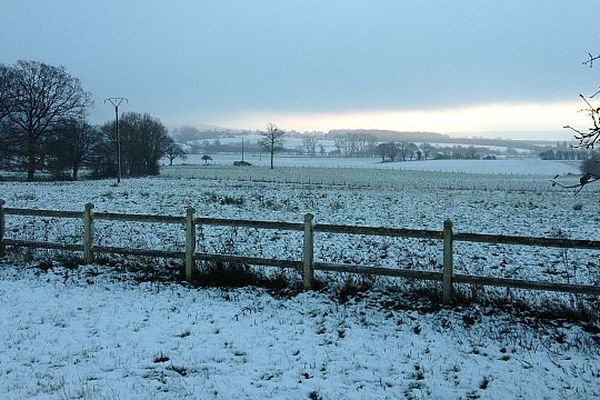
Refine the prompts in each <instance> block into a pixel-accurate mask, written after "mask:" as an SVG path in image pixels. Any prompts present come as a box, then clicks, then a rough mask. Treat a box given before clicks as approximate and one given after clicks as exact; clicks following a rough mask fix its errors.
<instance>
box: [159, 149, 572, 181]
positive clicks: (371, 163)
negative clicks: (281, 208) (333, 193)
mask: <svg viewBox="0 0 600 400" xmlns="http://www.w3.org/2000/svg"><path fill="white" fill-rule="evenodd" d="M211 157H212V161H211V162H210V163H211V165H213V166H214V165H216V166H227V165H232V164H233V162H234V161H238V160H241V154H235V153H218V154H211ZM201 158H202V155H201V154H188V155H187V159H186V160H179V159H177V160H175V161H174V164H176V165H181V164H187V165H204V161H203V160H202V159H201ZM244 160H245V161H247V162H249V163H251V164H252V165H254V166H263V167H265V166H268V165H269V163H270V159H269V155H268V154H262V155H259V154H254V153H250V154H245V156H244ZM163 164H167V161H164V160H163ZM275 165H276V166H278V167H305V168H360V169H365V168H373V169H394V170H402V171H431V172H464V173H478V174H490V175H496V174H503V175H506V174H508V175H511V174H512V175H547V176H555V175H557V174H561V175H565V174H578V173H579V170H578V168H577V166H576V165H573V164H569V163H565V162H561V161H553V160H540V159H536V158H523V159H501V160H421V161H397V162H385V163H382V162H381V159H380V158H376V157H373V158H369V157H363V158H361V157H352V158H349V157H314V158H313V157H300V156H298V157H290V156H286V155H282V154H276V155H275Z"/></svg>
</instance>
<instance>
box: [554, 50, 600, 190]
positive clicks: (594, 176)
mask: <svg viewBox="0 0 600 400" xmlns="http://www.w3.org/2000/svg"><path fill="white" fill-rule="evenodd" d="M588 57H589V58H588V59H587V60H586V61H584V62H582V64H584V65H589V67H590V68H592V66H593V65H594V61H597V60H599V59H600V55H597V56H594V55H592V54H591V53H588ZM599 93H600V90H597V91H596V92H595V93H594V94H592V95H591V96H589V97H586V96H584V95H583V94H579V97H580V98H581V99H582V100H583V102H584V103H585V105H586V107H585V108H584V109H583V110H581V111H584V112H586V113H587V114H588V116H589V117H590V119H591V127H589V128H587V129H586V130H581V129H578V128H574V127H572V126H571V125H566V126H565V127H564V128H566V129H569V130H571V131H573V132H574V135H573V136H574V138H575V140H577V141H578V143H577V144H576V145H574V146H573V147H575V148H585V149H593V148H594V145H595V144H596V143H597V142H598V140H599V139H600V107H594V106H593V105H592V104H591V102H590V100H592V99H593V98H594V97H596V96H597V95H598V94H599ZM599 163H600V158H599V157H598V156H597V155H596V154H593V155H592V157H591V158H590V159H588V160H585V161H583V162H582V163H581V166H580V169H581V172H582V176H581V177H580V178H579V183H577V184H574V185H563V184H561V183H560V182H558V181H557V179H558V177H559V175H556V176H555V177H554V178H553V179H552V185H553V186H554V185H558V186H561V187H564V188H575V189H577V191H580V190H581V189H583V187H584V186H585V185H587V184H588V183H591V182H594V181H597V180H599V179H600V171H599V168H598V164H599Z"/></svg>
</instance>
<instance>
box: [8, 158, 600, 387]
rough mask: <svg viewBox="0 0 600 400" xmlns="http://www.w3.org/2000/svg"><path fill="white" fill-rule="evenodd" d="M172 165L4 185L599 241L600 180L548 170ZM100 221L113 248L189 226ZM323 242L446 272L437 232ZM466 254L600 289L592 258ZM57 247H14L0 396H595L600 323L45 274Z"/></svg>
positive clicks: (11, 229) (266, 250) (45, 203)
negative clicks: (116, 175) (583, 182)
mask: <svg viewBox="0 0 600 400" xmlns="http://www.w3.org/2000/svg"><path fill="white" fill-rule="evenodd" d="M415 164H416V163H415ZM556 165H563V164H556ZM204 171H209V173H208V175H206V177H207V178H210V179H203V177H205V175H203V174H204ZM164 172H165V173H164V175H163V177H159V178H144V179H126V180H124V181H123V182H122V184H121V185H120V186H118V187H115V186H113V182H112V181H85V182H63V183H33V184H30V183H22V182H13V183H9V182H6V183H2V185H1V186H0V198H2V199H5V200H6V202H7V204H6V206H7V207H24V208H45V209H62V210H82V209H83V205H84V204H85V203H86V202H93V203H94V204H95V210H96V211H115V212H134V213H151V214H163V215H183V213H184V211H185V207H186V206H188V205H192V206H194V207H195V208H196V210H197V215H202V216H212V217H231V218H248V219H267V220H282V221H296V222H300V221H302V218H303V215H304V213H305V212H309V211H310V212H313V213H314V214H315V215H316V218H317V222H324V223H339V224H355V225H370V226H392V227H404V228H422V229H437V230H440V229H441V227H442V224H443V221H444V220H445V219H446V218H451V219H452V220H453V222H454V226H455V231H463V232H484V233H501V234H518V235H524V236H554V237H570V238H578V239H590V238H592V239H595V238H597V233H598V223H599V222H600V204H599V203H598V198H599V197H598V196H599V195H600V191H599V189H598V188H597V187H595V186H590V187H589V188H587V189H586V190H584V191H582V192H581V193H580V194H578V195H577V196H575V195H573V194H572V193H571V192H569V191H565V190H563V189H559V188H556V187H554V188H553V187H552V186H551V184H550V181H549V175H547V174H542V175H520V174H519V175H506V174H505V175H497V176H495V175H490V174H475V173H470V174H465V173H434V172H417V171H398V170H378V169H345V168H340V169H338V168H331V169H326V168H324V169H318V168H279V169H275V170H274V171H271V170H268V169H265V168H252V169H247V168H246V169H244V168H233V167H226V168H225V167H208V168H204V167H199V166H196V167H193V166H192V167H185V166H177V167H172V168H166V169H165V171H164ZM555 173H558V171H556V172H552V173H551V174H550V175H554V174H555ZM213 174H214V176H213ZM215 178H216V179H215ZM250 179H253V180H255V181H256V180H269V181H273V182H253V181H250ZM565 179H566V180H565V182H572V181H573V180H574V179H575V178H574V177H570V178H569V177H567V178H565ZM292 182H297V183H292ZM308 182H310V184H309V183H308ZM321 182H322V183H321ZM95 228H96V236H95V240H96V243H97V244H101V245H113V246H130V247H137V248H156V249H179V250H181V249H183V247H184V229H183V227H179V226H176V225H175V226H173V225H160V224H141V223H124V222H108V221H106V222H104V221H97V222H96V224H95ZM81 233H82V226H81V222H80V221H77V220H72V221H67V220H56V219H52V218H44V219H40V220H37V221H34V220H32V219H31V218H20V217H14V216H9V217H8V218H7V237H14V238H21V239H37V240H52V241H65V242H77V241H80V238H81ZM315 240H316V242H315V252H316V258H317V259H318V260H323V261H332V262H352V263H360V264H367V265H378V266H386V267H392V268H393V267H395V266H397V267H403V268H415V269H434V270H439V269H440V268H441V267H440V265H441V244H440V243H438V242H435V241H431V240H408V239H387V238H373V237H365V236H350V235H329V234H317V236H316V238H315ZM301 243H302V237H301V235H300V234H299V233H291V232H279V231H264V230H262V231H261V230H255V229H233V228H214V227H213V228H210V227H200V228H199V231H198V249H199V250H207V251H217V252H234V253H239V254H245V255H256V256H261V257H276V258H286V257H287V258H293V259H299V258H300V256H301ZM455 254H456V255H455V263H456V270H457V271H460V272H467V273H472V274H481V275H491V276H498V277H513V278H528V279H536V280H543V281H557V282H571V283H585V284H596V285H598V284H600V259H599V257H598V254H597V253H593V252H586V251H574V250H567V251H564V250H553V249H543V248H525V247H521V246H500V245H485V244H458V243H457V244H455ZM25 256H28V254H27V252H26V254H25ZM49 256H50V255H49V254H47V253H45V252H43V251H40V252H37V253H35V254H33V259H32V261H30V262H27V263H23V259H22V256H20V255H14V256H9V257H8V258H7V259H5V260H4V263H5V264H3V265H2V268H0V300H1V304H2V306H1V307H0V321H2V328H3V329H0V343H1V344H0V393H4V396H2V398H29V397H31V398H40V399H41V398H59V399H60V398H65V399H67V398H68V399H70V398H111V399H113V398H165V399H171V398H257V397H263V398H264V397H266V398H284V399H287V398H313V399H314V398H324V399H329V398H357V399H358V398H361V399H362V398H440V399H445V398H493V399H496V398H582V399H587V398H597V397H598V396H599V395H600V356H599V351H598V349H599V347H598V346H599V343H600V336H599V334H598V333H596V334H594V332H595V329H598V328H597V323H598V321H597V320H596V321H593V322H592V323H591V324H587V325H586V324H581V323H580V324H578V323H568V322H566V321H565V320H559V321H545V322H544V321H538V320H537V319H536V318H535V317H533V316H532V315H530V314H528V312H519V313H516V312H515V313H513V312H511V311H507V312H503V311H500V310H499V309H497V308H491V307H488V306H477V305H471V306H469V307H466V308H455V309H442V310H438V311H432V312H429V311H425V310H424V309H423V310H422V309H420V308H419V306H418V302H417V303H415V302H414V301H411V302H408V301H407V300H402V298H400V300H398V298H396V297H395V295H392V294H389V293H388V294H385V295H383V294H381V295H380V294H378V293H372V294H371V295H368V296H367V298H366V299H363V300H356V301H350V302H349V303H344V304H340V303H339V302H338V301H335V300H333V299H332V296H331V295H330V294H328V292H322V293H307V294H300V295H297V296H292V297H290V298H281V297H273V296H271V295H270V294H268V293H266V292H265V291H264V290H261V289H237V290H231V291H226V290H218V289H194V288H189V287H185V286H182V285H179V284H176V283H171V284H167V283H157V282H153V283H142V284H139V283H137V281H136V280H135V279H134V277H133V276H130V275H126V274H123V273H120V272H118V271H117V272H111V271H110V269H109V268H108V267H102V266H85V267H80V268H78V269H75V270H71V269H67V268H65V267H63V266H61V264H60V262H56V263H55V266H53V267H52V268H49V269H48V268H47V264H42V266H44V268H39V267H37V266H38V265H39V264H40V260H42V259H44V258H48V257H49ZM145 262H146V263H154V262H158V261H155V260H146V261H145ZM117 265H118V264H117ZM160 265H163V264H160ZM290 276H291V277H292V278H293V277H294V276H295V275H294V272H293V271H292V272H291V274H290ZM323 278H327V279H332V278H331V276H327V277H323ZM327 282H329V283H331V284H334V283H335V279H333V280H328V281H327ZM380 283H381V287H386V285H389V284H391V283H390V281H381V282H380ZM393 283H394V284H397V286H399V287H400V289H402V287H404V286H403V285H405V283H402V282H401V281H393ZM406 287H408V286H406ZM461 290H471V291H472V293H477V295H478V296H480V297H485V296H484V294H485V293H486V292H484V291H483V290H482V289H481V288H462V289H461ZM400 292H401V293H402V290H400ZM490 293H492V292H491V291H490ZM493 293H496V295H497V296H500V297H503V296H508V297H513V296H514V297H515V298H518V299H520V300H521V301H525V302H528V304H529V305H530V306H531V307H537V306H540V305H543V304H572V305H573V306H574V307H575V308H577V305H581V304H583V305H584V306H585V307H587V308H588V309H594V307H596V308H597V305H598V299H593V298H587V299H585V298H581V297H575V296H571V295H556V294H555V295H551V294H547V293H540V292H523V291H521V292H520V291H513V292H511V293H510V294H508V293H506V292H505V291H496V292H493ZM398 296H401V295H398ZM398 304H401V306H400V307H399V306H398ZM394 305H395V306H394ZM425 309H427V307H425ZM596 318H597V317H596Z"/></svg>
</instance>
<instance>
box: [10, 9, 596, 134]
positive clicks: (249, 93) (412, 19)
mask: <svg viewBox="0 0 600 400" xmlns="http://www.w3.org/2000/svg"><path fill="white" fill-rule="evenodd" d="M598 5H599V4H598V0H586V1H583V0H581V1H577V0H568V1H567V0H539V1H533V0H530V1H528V0H502V1H498V0H493V1H492V0H489V1H487V0H473V1H468V0H462V1H453V0H446V1H418V0H414V1H401V0H393V1H378V0H370V1H367V0H365V1H351V0H295V1H292V0H252V1H249V0H248V1H243V0H240V1H225V0H219V1H217V0H212V1H200V0H172V1H152V0H140V1H127V0H102V1H76V0H72V1H61V0H53V1H47V0H38V1H33V0H0V63H5V64H12V63H14V62H15V61H16V60H18V59H32V60H39V61H43V62H47V63H50V64H60V65H64V66H65V67H66V68H67V70H68V71H69V72H70V73H72V74H73V75H75V76H77V77H79V78H80V79H81V81H82V83H83V85H84V86H85V88H86V89H87V90H90V91H91V92H92V93H93V95H94V100H95V106H94V109H93V110H92V111H91V115H90V117H91V119H92V120H93V121H94V122H102V121H105V120H107V119H109V118H112V113H111V110H110V108H109V107H108V106H106V105H104V104H103V102H102V100H103V99H104V98H105V97H108V96H126V97H128V98H129V104H128V105H127V106H125V107H123V111H128V110H130V111H140V112H149V113H151V114H152V115H154V116H156V117H159V118H161V119H162V120H163V121H164V122H165V123H167V124H168V125H170V126H177V125H183V124H191V125H219V126H225V127H234V128H249V129H257V128H258V129H260V128H264V126H265V125H266V124H267V122H269V121H271V122H274V123H276V124H278V125H280V126H281V127H282V128H284V129H298V130H328V129H334V128H381V129H398V130H434V131H438V132H443V133H455V134H460V135H469V136H470V135H478V134H482V135H492V136H501V133H502V132H506V135H505V136H509V135H513V136H514V135H515V133H514V132H521V131H523V132H524V133H523V135H521V136H522V137H523V138H527V137H534V136H536V135H537V136H538V137H539V135H540V133H539V132H540V131H547V130H551V131H554V132H557V133H555V135H556V137H560V135H562V137H564V138H569V136H570V135H569V133H568V132H563V131H562V130H561V127H562V126H563V125H565V124H568V123H576V122H580V123H585V122H587V121H586V120H583V121H582V119H583V116H582V115H581V113H577V110H579V109H580V108H581V107H582V103H581V102H580V101H578V98H577V96H578V94H579V93H584V94H588V93H590V94H591V93H592V92H593V91H594V89H595V88H596V87H598V85H600V63H599V65H598V67H597V68H593V69H590V68H587V67H585V66H583V65H581V61H583V60H585V57H586V55H587V53H588V52H590V51H591V52H594V53H598V52H600V26H599V25H598V19H597V16H598V12H597V9H598V8H597V6H598ZM498 132H500V134H498ZM508 132H511V133H508ZM536 132H537V133H536Z"/></svg>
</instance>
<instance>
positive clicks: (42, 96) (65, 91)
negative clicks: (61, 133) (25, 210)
mask: <svg viewBox="0 0 600 400" xmlns="http://www.w3.org/2000/svg"><path fill="white" fill-rule="evenodd" d="M9 69H10V74H9V77H10V79H9V83H8V94H7V97H8V110H7V111H8V112H7V114H6V117H5V118H6V119H7V120H8V122H9V123H10V124H11V125H12V126H13V127H14V128H15V130H14V131H13V132H14V134H15V135H19V136H20V138H21V140H20V141H21V143H23V144H24V149H23V152H24V155H25V156H26V158H27V166H26V169H27V180H28V181H32V180H33V178H34V174H35V171H36V170H37V169H39V168H40V166H41V163H40V159H41V157H42V156H43V152H42V151H43V145H44V144H46V143H47V141H48V139H50V138H51V133H52V132H53V130H54V128H55V126H56V125H57V124H59V123H61V122H63V121H66V120H69V119H79V118H81V117H82V116H84V114H85V111H86V109H87V108H88V107H89V106H90V105H91V100H90V94H89V93H88V92H85V91H84V90H83V88H82V86H81V83H80V82H79V79H77V78H74V77H73V76H71V75H70V74H69V73H67V72H66V70H65V68H64V67H62V66H61V67H55V66H52V65H48V64H44V63H41V62H37V61H23V60H21V61H18V62H17V63H16V64H14V65H13V66H11V67H9Z"/></svg>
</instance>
